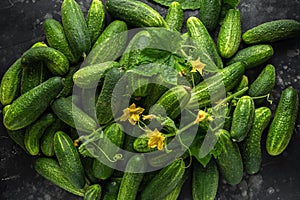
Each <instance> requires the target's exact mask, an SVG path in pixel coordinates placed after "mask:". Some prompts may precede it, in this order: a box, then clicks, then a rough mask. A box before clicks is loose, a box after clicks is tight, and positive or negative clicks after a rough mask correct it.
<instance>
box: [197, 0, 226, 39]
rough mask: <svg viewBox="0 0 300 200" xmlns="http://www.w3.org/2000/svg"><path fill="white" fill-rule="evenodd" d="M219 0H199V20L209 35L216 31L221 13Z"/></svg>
mask: <svg viewBox="0 0 300 200" xmlns="http://www.w3.org/2000/svg"><path fill="white" fill-rule="evenodd" d="M221 5H222V1H221V0H201V1H200V11H199V15H200V16H199V18H200V20H201V21H202V22H203V24H204V25H205V27H206V28H207V30H208V31H209V32H210V33H213V32H214V30H215V29H216V27H217V25H218V22H219V16H220V12H221Z"/></svg>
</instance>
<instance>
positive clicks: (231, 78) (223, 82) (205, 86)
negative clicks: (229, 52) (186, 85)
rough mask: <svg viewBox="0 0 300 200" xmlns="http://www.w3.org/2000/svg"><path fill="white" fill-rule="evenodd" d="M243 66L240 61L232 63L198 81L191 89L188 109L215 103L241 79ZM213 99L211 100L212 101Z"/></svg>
mask: <svg viewBox="0 0 300 200" xmlns="http://www.w3.org/2000/svg"><path fill="white" fill-rule="evenodd" d="M244 71H245V67H244V65H243V64H242V63H241V62H237V63H234V64H232V65H230V66H228V67H225V68H224V69H222V70H220V72H219V73H217V74H216V75H214V76H212V77H209V78H207V79H206V80H205V81H202V82H200V83H199V84H198V85H196V86H195V87H194V88H193V89H192V91H191V99H190V101H189V103H188V105H187V106H186V107H187V108H189V109H194V108H203V107H205V106H209V105H211V104H212V103H215V102H216V101H218V100H219V99H220V98H222V97H224V95H225V94H223V93H222V91H224V89H225V92H229V91H230V90H231V89H233V88H234V87H235V86H236V85H237V84H238V83H239V82H240V80H241V78H242V76H243V74H244ZM212 101H213V102H212Z"/></svg>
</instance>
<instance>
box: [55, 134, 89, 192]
mask: <svg viewBox="0 0 300 200" xmlns="http://www.w3.org/2000/svg"><path fill="white" fill-rule="evenodd" d="M54 152H55V155H56V157H57V160H58V163H59V165H60V167H61V169H62V171H63V172H64V174H65V176H66V177H67V178H68V180H69V181H70V182H71V183H72V184H73V185H74V186H75V187H76V188H78V189H81V188H83V187H84V185H85V176H84V169H83V166H82V163H81V161H80V157H79V154H78V152H77V149H76V147H75V146H74V143H73V140H72V139H71V138H70V137H69V136H68V135H67V134H66V133H64V132H62V131H58V132H56V133H55V135H54Z"/></svg>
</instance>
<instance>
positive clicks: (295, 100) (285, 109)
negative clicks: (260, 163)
mask: <svg viewBox="0 0 300 200" xmlns="http://www.w3.org/2000/svg"><path fill="white" fill-rule="evenodd" d="M298 104H299V97H298V94H297V92H296V90H295V89H294V88H293V87H291V86H290V87H288V88H286V89H284V90H283V92H282V93H281V97H280V100H279V104H278V106H277V108H276V112H275V115H274V119H273V121H272V123H271V125H270V128H269V131H268V135H267V142H266V147H267V152H268V153H269V154H270V155H271V156H277V155H279V154H281V153H282V152H283V151H284V150H285V149H286V147H287V146H288V144H289V142H290V140H291V137H292V134H293V130H294V127H295V123H296V118H297V114H298Z"/></svg>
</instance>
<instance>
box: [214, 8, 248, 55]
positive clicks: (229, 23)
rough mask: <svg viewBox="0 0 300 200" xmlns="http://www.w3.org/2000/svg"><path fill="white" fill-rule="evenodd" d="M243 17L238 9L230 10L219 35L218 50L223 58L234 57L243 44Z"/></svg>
mask: <svg viewBox="0 0 300 200" xmlns="http://www.w3.org/2000/svg"><path fill="white" fill-rule="evenodd" d="M241 35H242V30H241V16H240V11H239V10H237V9H230V10H229V11H228V13H227V14H226V17H225V19H224V22H223V24H222V26H221V28H220V31H219V35H218V45H217V47H218V50H219V53H220V55H221V56H222V57H223V58H230V57H232V56H233V55H234V54H235V53H236V52H237V50H238V49H239V46H240V42H241Z"/></svg>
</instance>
